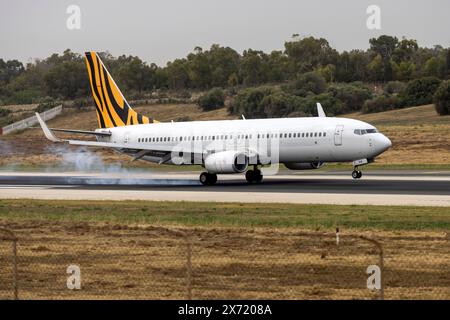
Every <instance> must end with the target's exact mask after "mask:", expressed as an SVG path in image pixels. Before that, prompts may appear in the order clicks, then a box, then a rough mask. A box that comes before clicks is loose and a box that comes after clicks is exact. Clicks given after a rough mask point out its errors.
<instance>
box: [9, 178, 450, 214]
mask: <svg viewBox="0 0 450 320" xmlns="http://www.w3.org/2000/svg"><path fill="white" fill-rule="evenodd" d="M0 198H1V199H8V198H9V199H11V198H15V199H18V198H22V199H25V198H30V199H71V200H82V199H85V200H154V201H158V200H163V201H166V200H167V201H218V202H259V203H269V202H270V203H278V202H280V203H315V204H370V205H419V206H448V207H450V174H449V173H448V172H443V173H439V172H428V173H420V174H418V173H415V172H412V173H404V172H403V173H399V174H395V173H394V172H388V173H386V174H384V173H383V172H381V173H377V172H374V173H370V172H367V173H365V174H364V176H363V178H362V179H360V180H353V179H352V178H351V177H350V176H349V174H348V173H347V174H345V175H344V174H343V173H327V172H325V173H321V174H312V173H301V174H281V175H275V176H265V177H264V182H263V183H261V184H251V185H249V184H247V183H246V181H245V179H244V178H243V175H219V181H218V184H217V185H216V186H209V187H205V186H202V185H201V184H200V183H199V182H198V174H197V173H184V172H180V173H148V172H121V173H98V174H96V173H34V172H19V173H18V172H0Z"/></svg>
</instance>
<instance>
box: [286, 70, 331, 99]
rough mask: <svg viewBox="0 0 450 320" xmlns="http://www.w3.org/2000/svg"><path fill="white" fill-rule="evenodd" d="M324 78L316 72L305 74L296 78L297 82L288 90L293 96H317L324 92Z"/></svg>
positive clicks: (325, 85) (325, 84)
mask: <svg viewBox="0 0 450 320" xmlns="http://www.w3.org/2000/svg"><path fill="white" fill-rule="evenodd" d="M326 87H327V83H326V81H325V78H324V77H323V76H322V75H320V74H319V73H317V72H314V71H312V72H307V73H303V74H301V75H299V76H298V78H297V80H295V81H294V82H293V84H292V85H291V86H290V87H289V88H288V91H290V92H291V93H292V94H294V95H298V96H306V95H307V94H308V93H309V92H312V93H314V94H319V93H322V92H324V91H325V89H326Z"/></svg>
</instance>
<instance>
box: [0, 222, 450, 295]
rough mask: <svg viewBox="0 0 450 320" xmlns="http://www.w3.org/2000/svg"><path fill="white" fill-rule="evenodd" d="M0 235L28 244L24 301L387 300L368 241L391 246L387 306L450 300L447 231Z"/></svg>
mask: <svg viewBox="0 0 450 320" xmlns="http://www.w3.org/2000/svg"><path fill="white" fill-rule="evenodd" d="M0 227H7V228H8V229H11V230H14V232H15V233H16V235H17V237H18V239H19V240H18V249H17V250H18V287H19V298H21V299H119V298H125V299H143V298H148V299H184V298H187V297H189V293H188V292H189V291H190V292H191V295H192V298H194V299H202V298H204V299H281V298H283V299H377V298H379V295H380V292H379V291H376V290H369V289H367V278H368V274H366V269H367V267H368V266H369V265H379V264H380V262H379V254H378V249H377V248H376V247H375V246H374V245H373V244H372V243H370V242H368V241H366V240H363V239H361V238H359V235H365V236H368V237H371V238H376V239H378V240H379V242H380V243H381V244H382V248H383V252H384V270H383V271H382V279H383V282H384V284H385V292H384V294H385V298H386V299H450V271H449V270H450V246H449V242H450V238H449V235H448V234H447V233H443V232H436V231H421V232H410V231H408V232H407V231H379V232H372V233H367V232H363V231H361V232H358V231H357V230H356V231H355V230H352V232H351V233H347V232H346V231H345V230H341V234H340V238H339V245H337V244H336V237H335V234H333V233H327V234H325V233H322V232H318V231H314V230H300V229H275V228H270V229H269V228H255V229H254V228H245V229H243V228H242V229H241V228H232V229H231V228H212V227H201V228H200V227H199V228H181V229H180V228H176V229H175V228H173V229H166V228H162V227H158V226H152V225H122V224H112V223H98V222H96V223H86V222H83V223H75V222H74V223H71V222H55V221H32V220H30V221H27V220H24V221H14V222H7V221H3V222H1V223H0ZM0 235H1V234H0ZM0 239H2V240H1V241H0V253H1V254H0V280H1V281H0V298H2V299H11V298H12V297H13V296H12V293H13V286H12V263H11V262H12V256H11V243H10V242H9V241H7V240H6V237H5V236H3V238H2V237H0ZM188 243H189V244H190V246H188ZM189 247H190V254H189V249H188V248H189ZM189 260H190V264H189V262H188V261H189ZM69 265H77V266H79V267H80V270H81V289H80V290H69V289H67V285H66V282H67V278H68V277H69V276H70V275H69V274H67V273H66V271H67V267H68V266H69ZM189 265H190V267H188V266H189ZM189 279H190V280H189Z"/></svg>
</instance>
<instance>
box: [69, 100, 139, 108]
mask: <svg viewBox="0 0 450 320" xmlns="http://www.w3.org/2000/svg"><path fill="white" fill-rule="evenodd" d="M92 104H93V103H92V101H91V100H90V99H88V98H77V99H75V100H73V107H74V108H77V109H80V110H81V109H84V108H87V107H88V106H90V105H92ZM135 105H136V104H135Z"/></svg>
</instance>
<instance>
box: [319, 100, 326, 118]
mask: <svg viewBox="0 0 450 320" xmlns="http://www.w3.org/2000/svg"><path fill="white" fill-rule="evenodd" d="M317 116H318V117H321V118H322V117H326V116H327V115H326V114H325V112H324V111H323V108H322V105H321V104H320V102H317Z"/></svg>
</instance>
